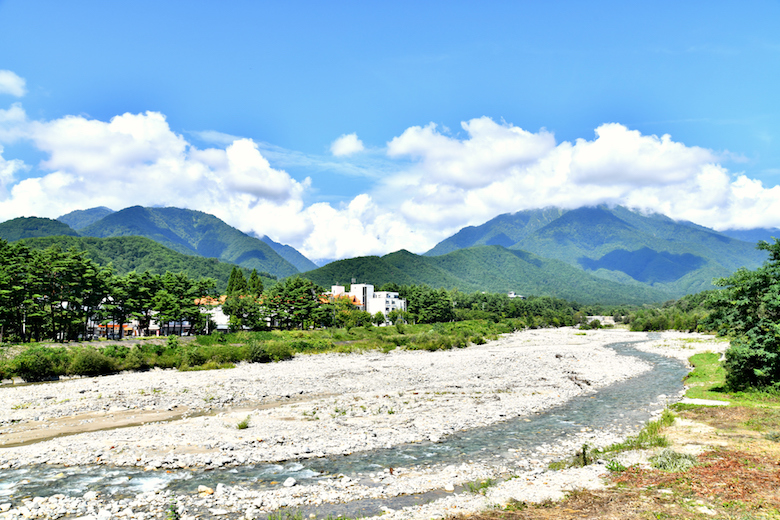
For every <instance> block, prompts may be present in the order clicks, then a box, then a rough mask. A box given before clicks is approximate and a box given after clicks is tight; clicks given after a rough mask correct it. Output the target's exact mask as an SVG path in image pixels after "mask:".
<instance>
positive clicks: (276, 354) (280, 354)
mask: <svg viewBox="0 0 780 520" xmlns="http://www.w3.org/2000/svg"><path fill="white" fill-rule="evenodd" d="M265 351H266V353H267V354H268V356H269V357H270V358H271V359H272V360H273V361H284V360H286V359H291V358H292V357H293V351H292V349H291V348H290V346H289V345H288V344H287V343H284V342H281V341H269V342H268V343H266V344H265Z"/></svg>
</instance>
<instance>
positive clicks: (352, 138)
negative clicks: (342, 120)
mask: <svg viewBox="0 0 780 520" xmlns="http://www.w3.org/2000/svg"><path fill="white" fill-rule="evenodd" d="M364 149H365V148H364V147H363V141H361V140H360V139H358V136H357V134H354V133H353V134H345V135H342V136H341V137H339V138H338V139H336V140H335V141H333V142H332V143H331V145H330V152H331V153H332V154H333V155H335V156H336V157H343V156H346V155H352V154H354V153H358V152H362V151H363V150H364Z"/></svg>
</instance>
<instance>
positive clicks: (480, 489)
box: [463, 479, 496, 495]
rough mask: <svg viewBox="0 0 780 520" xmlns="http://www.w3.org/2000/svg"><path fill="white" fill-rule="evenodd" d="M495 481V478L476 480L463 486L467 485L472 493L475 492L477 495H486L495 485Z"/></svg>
mask: <svg viewBox="0 0 780 520" xmlns="http://www.w3.org/2000/svg"><path fill="white" fill-rule="evenodd" d="M495 483H496V482H495V481H494V480H493V479H486V480H475V481H473V482H466V483H465V484H464V485H463V487H465V488H466V489H467V490H468V491H469V492H470V493H474V494H476V495H484V494H485V491H486V490H487V489H488V488H489V487H491V486H493V485H495Z"/></svg>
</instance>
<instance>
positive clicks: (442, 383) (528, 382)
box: [0, 328, 727, 519]
mask: <svg viewBox="0 0 780 520" xmlns="http://www.w3.org/2000/svg"><path fill="white" fill-rule="evenodd" d="M646 338H647V335H646V334H643V333H630V332H626V331H622V330H602V331H588V332H587V333H585V334H583V332H582V331H577V330H575V329H570V328H563V329H543V330H529V331H524V332H518V333H514V334H509V335H506V336H503V337H501V338H500V339H498V340H497V341H491V342H488V343H486V344H484V345H479V346H476V345H473V346H470V347H468V348H465V349H457V350H450V351H437V352H422V351H405V350H401V349H396V350H394V351H391V352H389V353H387V354H383V353H380V352H376V351H371V352H366V353H362V354H346V355H345V354H322V355H298V356H296V357H295V358H294V359H292V360H290V361H285V362H281V363H272V364H240V365H239V366H237V367H236V368H234V369H229V370H218V371H200V372H178V371H175V370H153V371H149V372H144V373H123V374H118V375H113V376H106V377H99V378H81V379H72V380H66V381H59V382H54V383H45V384H35V385H6V386H2V387H0V470H8V469H17V468H26V467H31V466H33V465H39V464H46V465H64V466H80V465H93V464H100V465H109V466H112V467H113V466H119V467H133V468H134V469H142V470H146V471H149V472H165V471H172V470H179V469H182V468H204V469H215V470H216V469H217V468H221V469H220V470H219V471H224V469H225V468H230V467H233V466H234V467H241V466H245V465H248V464H258V463H269V462H276V461H291V460H304V459H308V458H315V457H323V456H334V455H344V454H349V453H353V452H360V451H365V450H372V449H377V448H391V447H393V446H396V445H398V444H406V443H412V442H421V441H430V442H438V441H440V440H441V439H444V438H446V437H447V436H448V435H450V434H452V433H455V432H458V431H463V430H471V429H474V428H480V427H483V426H487V425H490V424H494V423H496V422H499V421H504V420H507V419H510V418H515V417H524V416H532V415H533V414H535V413H537V412H539V411H542V410H545V409H548V408H550V407H552V406H555V405H558V404H560V403H562V402H564V401H567V400H569V399H571V398H572V397H574V396H577V395H582V394H585V393H590V392H594V391H596V389H598V388H599V387H602V386H605V385H609V384H612V383H614V382H616V381H620V380H623V379H626V378H629V377H632V376H635V375H637V374H640V373H642V372H644V371H646V370H649V368H650V366H649V365H648V364H647V363H644V362H642V361H640V360H638V359H636V358H633V357H626V356H619V355H617V354H616V353H615V352H614V351H613V350H611V349H609V348H605V347H604V346H605V345H606V344H609V343H615V342H621V341H637V340H642V339H646ZM726 346H727V344H726V343H723V342H716V341H712V340H711V338H710V337H708V336H699V335H694V334H677V333H663V334H661V335H659V339H657V340H653V341H648V342H646V343H643V344H641V345H640V346H639V348H642V349H646V350H650V351H656V352H657V353H659V354H663V355H668V356H676V357H680V358H687V357H689V356H691V355H693V354H694V353H696V352H699V351H722V350H724V349H725V347H726ZM663 405H664V403H662V402H659V403H658V409H659V410H661V409H662V408H663ZM244 420H246V421H247V422H248V427H247V428H244V429H239V428H238V427H237V425H238V423H239V422H241V421H244ZM627 433H630V432H627V431H625V430H621V431H598V432H588V431H584V432H581V433H580V434H579V435H577V436H572V438H570V439H566V440H565V441H563V442H560V443H557V444H555V445H549V446H547V445H545V446H543V447H541V449H539V450H538V453H535V454H533V456H529V454H527V453H525V452H524V451H523V450H522V449H521V448H522V447H519V446H518V447H513V446H507V447H506V448H507V456H505V457H501V458H497V459H496V461H495V462H494V463H490V462H485V461H472V462H463V463H462V464H450V465H442V466H436V467H424V468H423V467H415V466H412V465H410V466H409V467H398V468H393V470H392V471H391V470H390V468H380V469H378V470H377V471H376V472H374V473H370V474H363V475H359V476H352V477H350V476H340V475H330V476H328V477H327V478H322V479H318V480H317V482H316V484H313V485H309V484H306V485H302V484H301V483H296V482H285V485H284V486H277V487H275V488H273V489H253V488H250V487H242V486H225V485H223V484H221V483H220V482H219V478H218V477H217V476H216V475H217V473H218V472H217V471H215V472H214V473H215V481H214V482H213V485H210V486H204V487H203V488H202V489H201V490H200V492H193V493H189V494H178V495H177V494H174V493H173V492H170V491H157V490H151V491H148V492H144V493H140V494H138V495H136V496H134V497H132V498H122V499H117V498H114V497H112V496H109V494H107V493H100V492H92V491H91V492H89V493H86V494H85V495H82V496H76V497H72V496H66V495H65V494H55V493H56V492H57V490H58V487H57V486H58V483H57V481H53V482H52V483H51V489H52V494H51V496H40V497H28V498H23V497H8V498H7V499H5V500H4V498H3V496H2V495H0V518H8V519H10V518H33V517H36V518H59V517H63V516H66V515H67V516H71V517H85V518H114V517H124V518H163V517H165V516H166V515H167V511H168V508H169V507H170V505H171V503H173V504H174V507H176V508H178V510H179V511H180V513H181V515H182V518H187V517H196V516H199V517H204V518H207V517H211V516H221V517H228V518H261V517H263V516H265V515H267V514H268V512H271V511H274V510H277V509H279V508H281V507H301V508H316V507H317V506H322V505H323V504H327V503H344V502H351V501H356V500H369V499H373V500H382V499H389V498H390V497H397V496H403V495H411V494H415V493H425V492H432V491H435V490H438V491H439V492H441V494H442V496H441V498H438V499H436V500H434V501H433V502H431V503H429V504H426V505H423V506H406V507H403V508H400V509H398V510H390V509H388V510H386V511H385V515H383V516H389V517H392V518H399V519H400V518H423V517H424V518H433V517H441V516H445V515H447V514H450V513H453V512H463V511H476V510H480V509H484V508H485V507H487V506H489V505H491V504H502V503H506V502H507V501H508V500H510V499H514V500H522V501H539V500H545V499H547V498H557V497H560V496H561V493H563V492H564V491H565V490H567V489H574V488H583V487H593V486H599V485H601V479H600V477H599V475H600V474H601V473H603V472H604V471H605V469H604V468H603V466H600V465H595V466H592V467H588V468H584V469H581V470H567V471H558V472H549V471H547V470H546V469H545V468H546V466H547V463H548V462H549V461H550V460H551V459H552V458H555V457H560V456H563V455H565V454H569V453H572V452H573V451H574V449H575V448H576V447H578V446H581V444H582V443H583V442H588V443H589V444H590V445H592V446H601V445H606V444H609V443H611V442H615V441H617V440H619V439H620V438H622V437H624V436H625V435H626V434H627ZM484 479H494V480H497V481H500V482H499V483H498V484H496V485H494V486H492V487H490V488H489V489H488V490H487V491H486V492H485V495H481V494H474V493H468V492H462V490H461V488H460V486H462V485H464V484H465V483H468V482H473V481H477V480H484ZM1 484H2V483H0V488H1ZM288 484H289V485H288ZM434 498H435V497H434Z"/></svg>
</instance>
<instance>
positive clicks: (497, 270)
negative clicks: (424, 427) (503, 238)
mask: <svg viewBox="0 0 780 520" xmlns="http://www.w3.org/2000/svg"><path fill="white" fill-rule="evenodd" d="M305 276H306V278H309V279H310V280H312V281H313V282H315V283H318V284H320V285H322V286H324V287H326V288H327V287H330V286H331V285H345V284H349V283H352V280H355V281H357V282H360V283H371V284H373V285H375V286H381V285H383V284H385V283H388V282H395V283H397V284H400V285H403V284H427V285H430V286H431V287H445V288H447V289H459V290H461V291H464V292H474V291H488V292H509V291H515V292H516V293H518V294H524V295H528V294H533V295H540V296H542V295H547V296H556V297H559V298H565V299H568V300H576V301H578V302H580V303H606V304H623V303H633V304H642V303H650V302H658V301H664V300H668V299H670V297H671V296H670V295H669V293H667V292H665V291H662V290H658V289H654V288H652V287H647V286H645V285H642V284H639V283H634V284H623V283H618V282H614V281H609V280H603V279H601V278H598V277H596V276H594V275H592V274H589V273H586V272H584V271H583V270H582V269H578V268H576V267H573V266H571V265H569V264H567V263H565V262H562V261H560V260H552V259H547V258H541V257H539V256H536V255H533V254H531V253H526V252H523V251H512V250H509V249H506V248H505V247H502V246H477V247H471V248H467V249H461V250H458V251H453V252H451V253H447V254H445V255H440V256H421V255H415V254H412V253H410V252H408V251H403V250H402V251H397V252H395V253H390V254H388V255H385V256H383V257H377V256H368V257H359V258H352V259H349V260H340V261H337V262H332V263H330V264H328V265H326V266H324V267H320V268H319V269H315V270H313V271H309V272H307V273H306V275H305Z"/></svg>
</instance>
